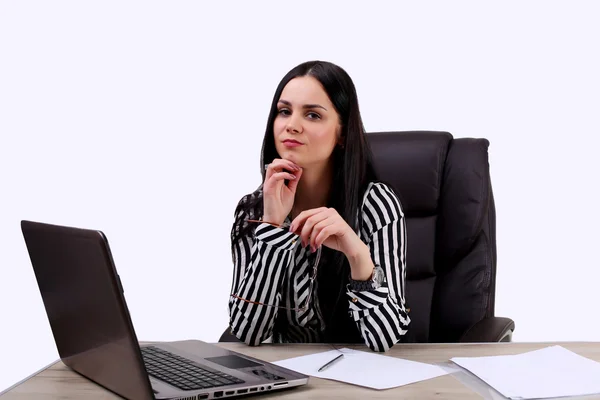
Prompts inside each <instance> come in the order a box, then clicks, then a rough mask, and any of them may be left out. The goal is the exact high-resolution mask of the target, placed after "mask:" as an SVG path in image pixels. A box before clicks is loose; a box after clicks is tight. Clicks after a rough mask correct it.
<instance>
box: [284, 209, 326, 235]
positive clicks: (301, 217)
mask: <svg viewBox="0 0 600 400" xmlns="http://www.w3.org/2000/svg"><path fill="white" fill-rule="evenodd" d="M325 210H327V208H325V207H319V208H311V209H310V210H305V211H302V212H301V213H300V214H298V215H297V216H296V218H294V220H293V221H292V223H291V225H290V232H294V233H297V232H298V231H299V230H300V229H301V228H302V226H303V225H304V222H305V221H306V219H307V218H309V217H312V216H313V215H315V214H317V213H320V212H323V211H325Z"/></svg>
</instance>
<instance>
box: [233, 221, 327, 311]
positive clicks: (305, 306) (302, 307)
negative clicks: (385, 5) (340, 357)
mask: <svg viewBox="0 0 600 400" xmlns="http://www.w3.org/2000/svg"><path fill="white" fill-rule="evenodd" d="M246 222H255V223H261V224H269V225H273V226H276V227H278V228H285V227H286V225H285V224H284V225H278V224H274V223H272V222H267V221H259V220H253V219H248V220H246ZM320 260H321V246H319V248H318V249H317V254H316V256H315V260H314V262H313V268H312V272H311V274H310V277H309V287H308V296H306V300H304V301H303V302H302V304H301V305H300V306H299V307H296V308H290V307H284V306H276V305H273V304H265V303H261V302H258V301H254V300H248V299H244V298H242V297H240V296H238V295H237V294H231V295H230V296H231V297H235V298H236V299H239V300H242V301H245V302H247V303H251V304H258V305H261V306H267V307H275V308H280V309H283V310H289V311H296V312H299V311H306V309H308V306H309V304H310V299H311V297H312V292H313V284H314V281H315V278H316V276H317V267H318V265H319V261H320Z"/></svg>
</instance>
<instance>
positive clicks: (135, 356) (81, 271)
mask: <svg viewBox="0 0 600 400" xmlns="http://www.w3.org/2000/svg"><path fill="white" fill-rule="evenodd" d="M21 229H22V231H23V236H24V238H25V243H26V245H27V249H28V252H29V256H30V259H31V263H32V265H33V270H34V272H35V277H36V280H37V283H38V286H39V289H40V293H41V296H42V300H43V303H44V306H45V309H46V313H47V315H48V320H49V322H50V327H51V329H52V333H53V335H54V340H55V342H56V347H57V349H58V352H59V354H60V357H61V359H62V361H63V362H64V363H65V364H66V365H67V366H69V367H71V368H72V369H73V370H75V371H77V372H79V373H80V374H82V375H84V376H86V377H87V378H89V379H91V380H93V381H95V382H97V383H98V384H100V385H102V386H104V387H106V388H107V389H110V390H112V391H114V392H115V393H118V394H119V395H121V396H123V397H125V398H129V399H148V398H153V395H152V388H151V386H150V382H149V378H148V375H147V373H146V370H145V368H144V366H143V361H142V358H141V354H140V350H139V345H138V344H137V338H136V336H135V332H134V330H133V326H132V324H131V319H130V317H129V313H128V311H127V306H126V304H125V299H124V297H123V292H122V286H121V284H120V279H119V277H118V275H117V273H116V270H115V267H114V264H113V261H112V257H111V254H110V249H109V246H108V242H107V240H106V237H104V235H103V234H102V233H101V232H99V231H94V230H85V229H77V228H69V227H64V226H56V225H48V224H41V223H37V222H30V221H22V222H21Z"/></svg>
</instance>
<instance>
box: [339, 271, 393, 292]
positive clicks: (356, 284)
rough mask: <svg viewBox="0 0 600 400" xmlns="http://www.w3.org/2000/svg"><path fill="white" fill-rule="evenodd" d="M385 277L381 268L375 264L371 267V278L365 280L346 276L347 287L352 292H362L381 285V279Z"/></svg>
mask: <svg viewBox="0 0 600 400" xmlns="http://www.w3.org/2000/svg"><path fill="white" fill-rule="evenodd" d="M384 279H385V274H384V273H383V268H381V267H380V266H379V265H375V268H373V274H372V275H371V278H369V279H367V280H366V281H355V280H354V279H352V276H350V277H349V278H348V285H347V288H348V289H349V290H352V291H354V292H362V291H366V290H374V289H378V288H380V287H381V285H382V284H383V280H384Z"/></svg>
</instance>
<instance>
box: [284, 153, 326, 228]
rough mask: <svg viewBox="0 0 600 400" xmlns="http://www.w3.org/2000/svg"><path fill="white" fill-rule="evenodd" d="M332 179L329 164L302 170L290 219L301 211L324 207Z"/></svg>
mask: <svg viewBox="0 0 600 400" xmlns="http://www.w3.org/2000/svg"><path fill="white" fill-rule="evenodd" d="M332 177H333V168H332V165H331V163H328V164H326V165H324V166H314V167H307V168H303V171H302V177H301V178H300V182H298V188H297V189H296V196H295V199H294V206H293V208H292V218H295V217H296V216H297V215H298V214H300V213H301V212H302V211H305V210H310V209H313V208H318V207H326V206H327V202H328V200H329V192H330V188H331V183H332Z"/></svg>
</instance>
